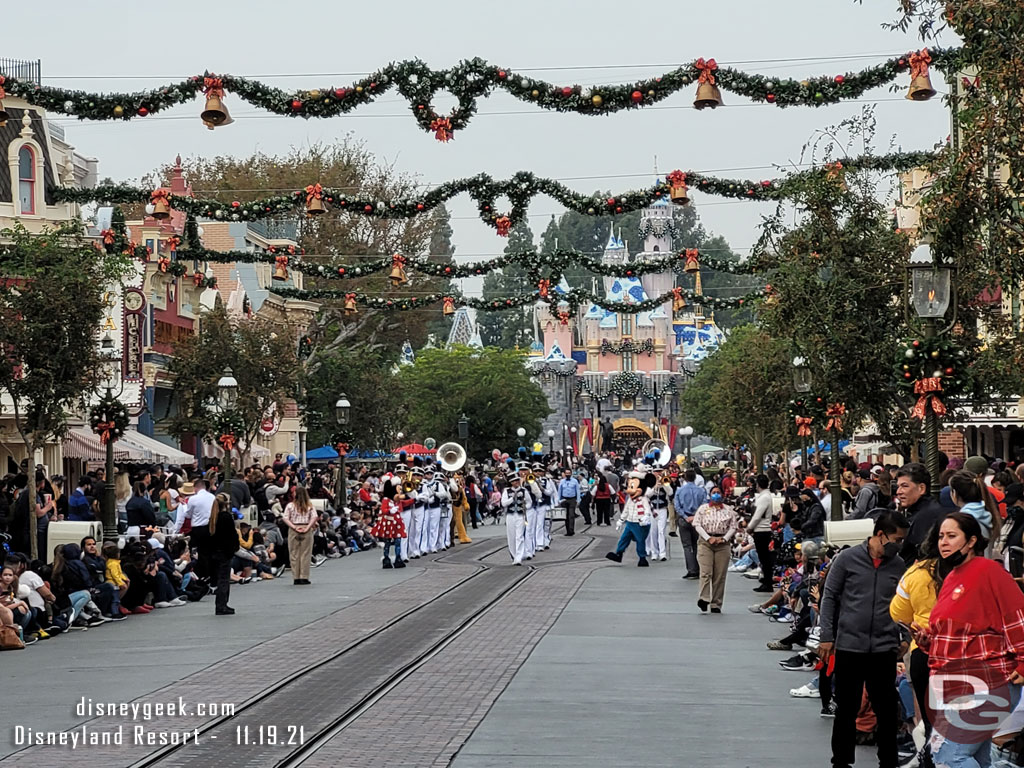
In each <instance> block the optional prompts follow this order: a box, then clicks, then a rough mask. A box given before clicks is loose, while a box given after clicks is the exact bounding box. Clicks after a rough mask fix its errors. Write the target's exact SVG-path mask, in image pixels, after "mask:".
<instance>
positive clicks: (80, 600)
mask: <svg viewBox="0 0 1024 768" xmlns="http://www.w3.org/2000/svg"><path fill="white" fill-rule="evenodd" d="M91 598H92V596H91V595H90V594H89V590H87V589H80V590H78V591H77V592H72V593H71V594H70V595H68V600H70V601H71V620H72V621H74V620H75V619H77V618H78V617H79V616H80V615H81V614H82V609H83V608H85V604H86V603H88V602H89V600H90V599H91Z"/></svg>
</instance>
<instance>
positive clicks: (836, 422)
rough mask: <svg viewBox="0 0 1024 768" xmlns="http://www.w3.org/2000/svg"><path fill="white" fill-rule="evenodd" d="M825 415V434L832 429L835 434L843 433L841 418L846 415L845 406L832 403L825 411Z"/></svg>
mask: <svg viewBox="0 0 1024 768" xmlns="http://www.w3.org/2000/svg"><path fill="white" fill-rule="evenodd" d="M825 415H826V416H828V422H827V423H826V424H825V431H826V432H828V431H830V430H833V429H834V430H835V431H836V432H842V431H843V416H845V415H846V405H844V404H843V403H832V405H830V406H829V407H828V408H826V409H825Z"/></svg>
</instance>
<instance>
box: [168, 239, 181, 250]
mask: <svg viewBox="0 0 1024 768" xmlns="http://www.w3.org/2000/svg"><path fill="white" fill-rule="evenodd" d="M179 245H181V238H180V237H178V236H177V235H171V236H170V237H168V238H167V247H168V248H169V249H170V251H171V253H174V252H175V251H176V250H178V246H179Z"/></svg>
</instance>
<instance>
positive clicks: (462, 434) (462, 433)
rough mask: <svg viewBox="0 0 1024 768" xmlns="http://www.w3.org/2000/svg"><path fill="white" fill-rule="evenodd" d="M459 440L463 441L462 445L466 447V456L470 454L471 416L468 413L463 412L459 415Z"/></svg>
mask: <svg viewBox="0 0 1024 768" xmlns="http://www.w3.org/2000/svg"><path fill="white" fill-rule="evenodd" d="M459 440H461V441H462V446H463V447H464V448H465V449H466V456H467V457H468V456H469V417H468V416H466V414H462V416H460V417H459Z"/></svg>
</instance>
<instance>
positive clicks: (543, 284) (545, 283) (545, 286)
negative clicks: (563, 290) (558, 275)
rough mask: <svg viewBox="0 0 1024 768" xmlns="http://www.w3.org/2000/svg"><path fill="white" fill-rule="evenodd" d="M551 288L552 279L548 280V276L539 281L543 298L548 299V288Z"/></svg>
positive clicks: (538, 285)
mask: <svg viewBox="0 0 1024 768" xmlns="http://www.w3.org/2000/svg"><path fill="white" fill-rule="evenodd" d="M550 288H551V281H550V280H548V279H547V278H542V279H541V281H540V282H539V283H537V290H538V291H540V297H541V298H542V299H546V298H547V297H548V290H549V289H550Z"/></svg>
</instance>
